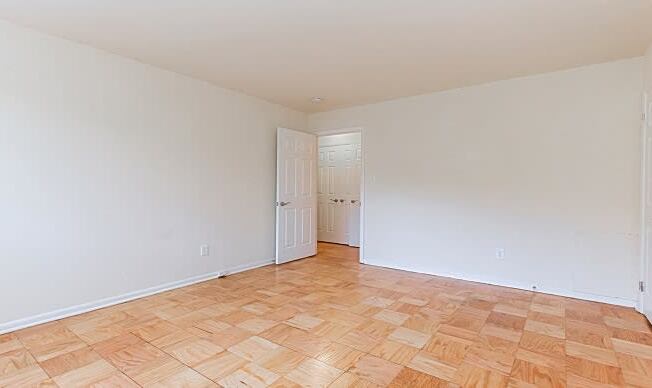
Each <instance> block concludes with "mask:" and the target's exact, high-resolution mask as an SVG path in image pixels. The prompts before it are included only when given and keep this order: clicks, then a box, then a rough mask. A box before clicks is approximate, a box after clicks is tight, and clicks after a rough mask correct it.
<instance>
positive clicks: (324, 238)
mask: <svg viewBox="0 0 652 388" xmlns="http://www.w3.org/2000/svg"><path fill="white" fill-rule="evenodd" d="M317 149H318V151H317V156H318V158H317V164H318V168H317V182H318V187H317V197H318V201H317V203H318V206H317V209H318V210H317V240H318V241H320V242H327V243H335V244H342V245H348V246H351V247H360V240H361V207H362V157H363V155H362V154H363V153H362V134H361V132H359V131H353V132H345V133H334V134H322V135H320V136H319V137H318V138H317Z"/></svg>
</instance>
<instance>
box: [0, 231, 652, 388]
mask: <svg viewBox="0 0 652 388" xmlns="http://www.w3.org/2000/svg"><path fill="white" fill-rule="evenodd" d="M319 248H320V253H319V255H318V256H316V257H314V258H309V259H305V260H300V261H296V262H292V263H289V264H285V265H282V266H267V267H263V268H259V269H256V270H252V271H247V272H243V273H240V274H235V275H232V276H229V277H226V278H222V279H216V280H212V281H208V282H204V283H200V284H196V285H193V286H189V287H185V288H181V289H177V290H173V291H170V292H166V293H162V294H158V295H154V296H151V297H147V298H143V299H139V300H136V301H133V302H129V303H124V304H121V305H117V306H113V307H110V308H105V309H102V310H98V311H94V312H91V313H87V314H83V315H80V316H75V317H71V318H67V319H64V320H61V321H57V322H53V323H49V324H45V325H41V326H37V327H32V328H29V329H25V330H21V331H18V332H15V333H10V334H5V335H2V336H0V386H1V387H8V386H15V387H30V386H42V387H50V386H51V387H56V386H59V387H86V386H96V387H134V386H147V387H149V386H158V387H216V386H224V387H263V386H273V387H295V386H309V387H325V386H330V387H349V386H356V387H377V386H381V387H386V386H387V387H458V386H459V387H508V386H509V387H566V386H568V387H607V386H634V387H652V330H651V329H650V326H649V325H648V324H647V322H646V320H645V319H644V318H643V317H642V316H641V315H640V314H638V313H636V312H635V311H634V310H632V309H628V308H622V307H616V306H610V305H605V304H599V303H592V302H585V301H579V300H574V299H568V298H562V297H557V296H551V295H545V294H537V293H532V292H528V291H520V290H514V289H509V288H502V287H495V286H489V285H483V284H478V283H471V282H464V281H458V280H453V279H447V278H441V277H435V276H428V275H422V274H416V273H408V272H402V271H395V270H390V269H384V268H379V267H373V266H365V265H360V264H358V262H357V250H356V249H353V248H348V247H342V246H337V245H330V244H320V247H319Z"/></svg>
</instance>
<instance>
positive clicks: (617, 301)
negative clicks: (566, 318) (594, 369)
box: [365, 262, 636, 307]
mask: <svg viewBox="0 0 652 388" xmlns="http://www.w3.org/2000/svg"><path fill="white" fill-rule="evenodd" d="M365 264H366V265H373V266H377V267H383V268H391V269H397V270H400V271H407V272H415V273H422V274H427V275H434V276H441V277H446V278H452V279H457V280H465V281H469V282H475V283H483V284H490V285H492V286H500V287H508V288H515V289H518V290H524V291H531V292H538V293H541V294H551V295H557V296H563V297H567V298H573V299H581V300H588V301H591V302H600V303H607V304H613V305H617V306H625V307H636V300H634V299H632V300H630V299H624V298H618V297H612V296H604V295H596V294H589V293H585V292H577V291H568V290H556V289H547V288H538V289H537V290H536V291H532V289H531V288H529V286H527V285H525V284H518V283H515V282H505V281H497V280H493V279H481V278H477V277H473V276H467V275H463V274H455V273H437V272H432V271H425V270H421V269H419V270H417V269H414V268H406V267H402V266H397V265H394V264H391V265H388V264H385V263H382V264H380V263H369V262H365Z"/></svg>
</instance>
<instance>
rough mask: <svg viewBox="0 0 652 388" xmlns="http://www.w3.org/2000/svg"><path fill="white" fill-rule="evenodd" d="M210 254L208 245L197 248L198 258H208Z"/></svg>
mask: <svg viewBox="0 0 652 388" xmlns="http://www.w3.org/2000/svg"><path fill="white" fill-rule="evenodd" d="M209 254H210V248H209V247H208V245H202V246H200V247H199V255H200V256H208V255H209Z"/></svg>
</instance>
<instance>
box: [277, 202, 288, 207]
mask: <svg viewBox="0 0 652 388" xmlns="http://www.w3.org/2000/svg"><path fill="white" fill-rule="evenodd" d="M278 204H279V206H287V205H289V204H290V202H279V203H278Z"/></svg>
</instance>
